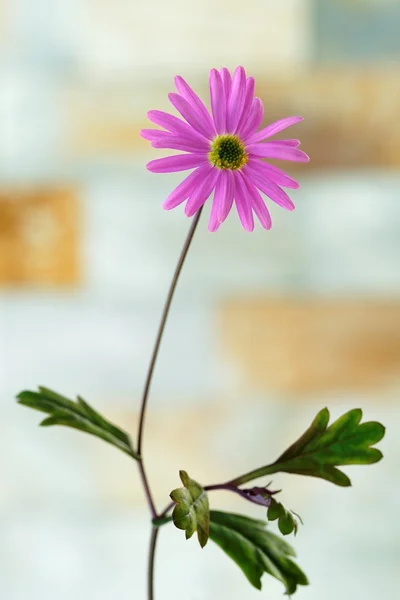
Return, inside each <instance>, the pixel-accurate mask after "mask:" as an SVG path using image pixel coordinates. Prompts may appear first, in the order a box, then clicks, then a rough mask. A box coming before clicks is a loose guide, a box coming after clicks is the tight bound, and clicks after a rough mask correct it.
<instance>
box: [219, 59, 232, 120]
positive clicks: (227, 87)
mask: <svg viewBox="0 0 400 600" xmlns="http://www.w3.org/2000/svg"><path fill="white" fill-rule="evenodd" d="M221 79H222V83H223V84H224V92H225V105H226V110H227V109H228V100H229V96H230V93H231V87H232V77H231V74H230V73H229V71H228V69H227V68H226V67H222V69H221Z"/></svg>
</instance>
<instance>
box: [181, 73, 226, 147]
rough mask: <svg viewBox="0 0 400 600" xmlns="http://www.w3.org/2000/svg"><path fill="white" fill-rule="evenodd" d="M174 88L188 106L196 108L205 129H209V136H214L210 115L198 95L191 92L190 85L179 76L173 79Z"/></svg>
mask: <svg viewBox="0 0 400 600" xmlns="http://www.w3.org/2000/svg"><path fill="white" fill-rule="evenodd" d="M175 87H176V89H177V90H178V92H179V94H180V95H181V96H182V98H184V99H185V100H186V101H187V102H189V104H190V105H191V106H193V107H196V109H197V111H198V113H199V114H200V115H201V116H202V117H203V120H204V123H206V124H207V128H208V129H209V131H210V133H211V135H215V133H216V132H215V127H214V123H213V121H212V119H211V117H210V113H209V112H208V110H207V108H206V107H205V105H204V103H203V102H202V100H200V98H199V97H198V95H197V94H196V93H195V92H194V91H193V90H192V88H191V87H190V85H188V84H187V83H186V81H185V80H184V79H183V77H181V76H180V75H177V76H176V77H175Z"/></svg>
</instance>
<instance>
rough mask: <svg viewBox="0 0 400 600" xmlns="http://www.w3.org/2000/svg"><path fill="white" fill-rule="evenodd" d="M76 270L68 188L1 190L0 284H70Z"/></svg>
mask: <svg viewBox="0 0 400 600" xmlns="http://www.w3.org/2000/svg"><path fill="white" fill-rule="evenodd" d="M78 272H79V268H78V201H77V197H76V194H75V192H74V190H71V189H59V188H57V189H51V188H46V189H35V190H21V189H19V190H17V189H10V190H7V191H4V190H3V191H1V192H0V285H25V284H33V285H50V286H64V285H72V284H75V283H77V281H78Z"/></svg>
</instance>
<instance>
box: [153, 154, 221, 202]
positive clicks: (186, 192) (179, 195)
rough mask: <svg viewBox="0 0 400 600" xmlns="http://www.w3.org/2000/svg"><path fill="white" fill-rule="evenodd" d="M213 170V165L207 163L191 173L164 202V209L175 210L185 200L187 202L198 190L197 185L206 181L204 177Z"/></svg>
mask: <svg viewBox="0 0 400 600" xmlns="http://www.w3.org/2000/svg"><path fill="white" fill-rule="evenodd" d="M212 168H213V167H212V165H210V164H208V163H207V164H205V165H202V166H201V167H199V168H198V169H196V170H195V171H193V173H190V175H188V176H187V177H186V178H185V179H184V180H183V181H182V182H181V183H180V184H179V185H178V186H177V187H176V188H175V189H174V190H172V192H171V193H170V194H169V196H168V197H167V198H166V200H164V203H163V208H165V210H171V208H175V207H176V206H178V205H179V204H181V203H182V202H184V200H187V199H188V198H189V196H190V194H191V193H192V192H194V190H195V189H196V187H197V184H200V182H201V181H203V180H204V177H206V176H207V175H208V174H209V172H210V171H211V169H212Z"/></svg>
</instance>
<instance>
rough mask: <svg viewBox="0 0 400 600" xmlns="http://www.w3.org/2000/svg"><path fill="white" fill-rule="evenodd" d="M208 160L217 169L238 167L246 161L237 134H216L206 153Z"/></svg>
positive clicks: (246, 157)
mask: <svg viewBox="0 0 400 600" xmlns="http://www.w3.org/2000/svg"><path fill="white" fill-rule="evenodd" d="M208 157H209V159H210V162H211V163H212V164H213V165H214V166H215V167H218V169H231V170H236V169H240V168H241V167H243V165H245V164H246V163H247V161H248V159H249V158H248V156H247V153H246V149H245V147H244V144H243V142H242V141H241V140H240V139H239V138H238V136H237V135H229V134H226V135H218V136H217V137H216V138H215V139H214V140H213V142H212V144H211V151H210V153H209V155H208Z"/></svg>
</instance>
